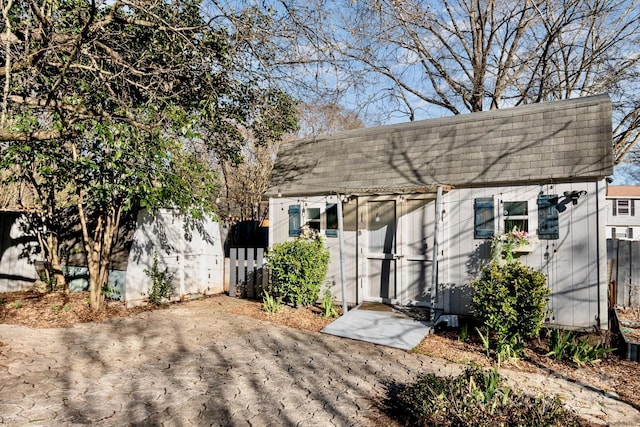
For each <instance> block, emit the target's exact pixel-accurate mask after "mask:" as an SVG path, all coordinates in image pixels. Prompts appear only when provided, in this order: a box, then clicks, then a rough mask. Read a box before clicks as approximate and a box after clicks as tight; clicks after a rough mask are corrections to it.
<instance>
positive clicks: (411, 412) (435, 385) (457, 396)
mask: <svg viewBox="0 0 640 427" xmlns="http://www.w3.org/2000/svg"><path fill="white" fill-rule="evenodd" d="M386 404H387V408H388V409H389V412H390V415H391V416H392V417H394V418H395V419H397V420H399V421H400V422H402V423H403V424H405V425H417V426H431V425H434V426H435V425H437V426H495V425H517V426H542V425H544V426H579V425H580V420H579V419H578V418H577V416H576V415H575V414H574V413H572V412H569V411H567V410H566V409H565V408H564V407H563V405H562V402H560V400H559V399H558V398H557V397H549V396H536V397H533V396H529V395H524V394H519V393H516V392H513V391H512V390H511V389H509V388H508V387H506V386H505V385H504V384H503V381H502V378H501V377H500V375H499V374H498V371H497V369H495V368H494V369H491V370H487V371H485V370H482V369H480V368H477V367H471V368H467V369H466V370H465V371H464V373H462V374H461V375H459V376H457V377H437V376H435V375H434V374H428V375H426V376H420V377H418V378H417V380H416V381H415V382H414V383H412V384H409V385H398V384H395V385H393V386H391V387H390V388H389V393H388V395H387V400H386Z"/></svg>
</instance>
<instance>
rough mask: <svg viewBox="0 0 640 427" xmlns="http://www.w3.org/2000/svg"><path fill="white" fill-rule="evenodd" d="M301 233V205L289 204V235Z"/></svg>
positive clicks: (294, 235) (293, 235)
mask: <svg viewBox="0 0 640 427" xmlns="http://www.w3.org/2000/svg"><path fill="white" fill-rule="evenodd" d="M299 235H300V205H290V206H289V236H292V237H297V236H299Z"/></svg>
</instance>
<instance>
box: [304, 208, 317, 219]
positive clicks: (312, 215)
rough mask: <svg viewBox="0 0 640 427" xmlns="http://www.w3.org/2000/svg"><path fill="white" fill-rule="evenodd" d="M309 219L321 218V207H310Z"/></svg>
mask: <svg viewBox="0 0 640 427" xmlns="http://www.w3.org/2000/svg"><path fill="white" fill-rule="evenodd" d="M307 219H308V220H310V221H312V220H314V219H320V208H308V209H307Z"/></svg>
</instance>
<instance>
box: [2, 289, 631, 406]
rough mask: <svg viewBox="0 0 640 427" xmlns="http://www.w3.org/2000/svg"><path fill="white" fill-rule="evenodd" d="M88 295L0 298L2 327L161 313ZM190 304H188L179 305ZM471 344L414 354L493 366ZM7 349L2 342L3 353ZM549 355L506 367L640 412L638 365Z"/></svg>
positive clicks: (255, 307)
mask: <svg viewBox="0 0 640 427" xmlns="http://www.w3.org/2000/svg"><path fill="white" fill-rule="evenodd" d="M88 300H89V295H88V293H85V292H76V293H69V294H66V293H53V294H42V293H38V292H34V291H24V292H11V293H2V294H0V323H7V324H20V325H24V326H29V327H32V328H66V327H70V326H72V325H74V324H76V323H83V322H101V321H103V320H105V319H108V318H113V317H128V316H132V315H134V314H137V313H140V312H141V311H146V310H152V309H156V310H162V309H163V308H155V307H149V306H147V307H137V308H134V309H126V308H125V307H124V305H123V304H122V303H120V302H117V301H110V302H107V304H105V307H104V309H102V310H101V311H99V312H94V311H93V310H91V309H90V308H89V306H88V304H87V302H88ZM179 304H189V302H184V303H179ZM233 312H234V313H235V314H238V315H243V316H249V317H252V318H257V319H261V320H266V321H269V322H273V323H276V324H280V325H284V326H288V327H291V328H295V329H300V330H306V331H312V332H317V331H320V330H321V329H322V328H323V327H324V326H326V325H327V324H329V323H330V322H331V321H332V319H327V318H323V317H321V316H320V310H319V308H317V307H311V308H298V309H293V308H290V307H284V308H283V310H282V311H281V312H279V313H276V314H268V313H265V312H264V311H263V310H262V304H261V303H260V302H255V301H249V302H247V304H242V305H238V306H237V307H235V308H234V309H233ZM469 335H470V336H469V338H468V339H467V340H464V341H463V340H461V333H460V330H459V329H444V330H440V331H437V332H436V334H434V335H430V336H428V337H426V338H425V339H424V340H423V341H422V342H421V343H420V344H419V345H418V347H417V348H416V349H415V350H413V351H415V352H419V353H421V354H425V355H429V356H432V357H437V358H443V359H446V360H449V361H451V362H455V363H462V364H477V365H481V366H489V365H490V363H491V361H490V359H489V358H487V357H486V356H485V354H484V351H483V349H482V346H481V343H480V341H479V338H478V337H476V336H474V335H473V334H469ZM611 342H612V345H614V346H617V345H618V346H619V345H621V343H620V342H619V341H618V340H617V338H616V336H615V335H612V336H611ZM3 344H4V343H1V342H0V347H1V346H2V345H3ZM546 352H547V346H546V342H545V341H544V340H542V339H541V340H535V341H533V342H531V343H529V349H528V350H527V357H526V358H525V359H523V360H520V361H519V362H518V363H517V364H515V365H511V366H509V367H508V369H509V370H510V371H512V372H513V373H514V374H517V372H540V371H541V370H542V371H544V372H550V373H553V374H554V375H556V376H559V377H562V378H565V379H568V380H570V381H575V382H579V383H581V384H584V385H588V386H591V387H594V388H596V389H599V390H602V391H604V392H608V393H615V394H616V395H618V396H619V398H620V400H622V401H624V402H626V403H628V404H630V405H632V406H634V407H635V408H636V409H639V410H640V394H638V393H637V391H638V390H640V375H638V369H639V368H640V366H639V365H638V363H636V362H629V361H626V360H623V359H622V358H621V357H620V356H619V355H618V354H616V353H613V354H610V355H608V357H607V358H605V359H603V360H602V361H600V362H598V363H594V364H590V365H587V366H585V367H580V368H578V367H575V366H572V365H570V364H568V363H565V362H560V361H556V360H553V359H551V358H549V357H546V356H544V354H545V353H546Z"/></svg>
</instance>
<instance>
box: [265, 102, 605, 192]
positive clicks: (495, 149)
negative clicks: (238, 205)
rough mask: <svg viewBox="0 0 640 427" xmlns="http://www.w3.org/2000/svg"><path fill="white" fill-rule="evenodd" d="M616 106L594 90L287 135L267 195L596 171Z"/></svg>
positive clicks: (567, 176) (425, 188)
mask: <svg viewBox="0 0 640 427" xmlns="http://www.w3.org/2000/svg"><path fill="white" fill-rule="evenodd" d="M611 112H612V107H611V101H610V99H609V97H608V96H607V95H598V96H592V97H586V98H578V99H571V100H564V101H556V102H548V103H539V104H531V105H525V106H521V107H516V108H508V109H503V110H492V111H487V112H480V113H471V114H465V115H458V116H453V117H446V118H440V119H431V120H423V121H418V122H411V123H402V124H395V125H388V126H381V127H376V128H368V129H359V130H355V131H348V132H342V133H339V134H335V135H331V136H323V137H317V138H316V137H314V138H307V139H302V140H297V141H291V142H288V143H286V144H283V145H282V146H281V148H280V150H279V152H278V156H277V158H276V163H275V165H274V170H273V174H272V178H271V181H270V188H269V190H268V191H267V195H268V196H276V195H277V194H282V195H286V196H294V195H295V196H304V195H328V194H336V193H340V194H406V193H410V192H416V191H417V192H435V191H436V189H437V188H438V186H446V187H447V188H452V187H467V186H485V185H490V184H494V185H495V184H518V183H523V184H524V183H533V182H535V183H538V182H549V181H550V180H553V181H563V180H571V181H576V180H584V179H595V178H598V179H600V178H604V177H606V176H608V175H611V174H612V173H613V156H612V151H611V142H612V131H611Z"/></svg>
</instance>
